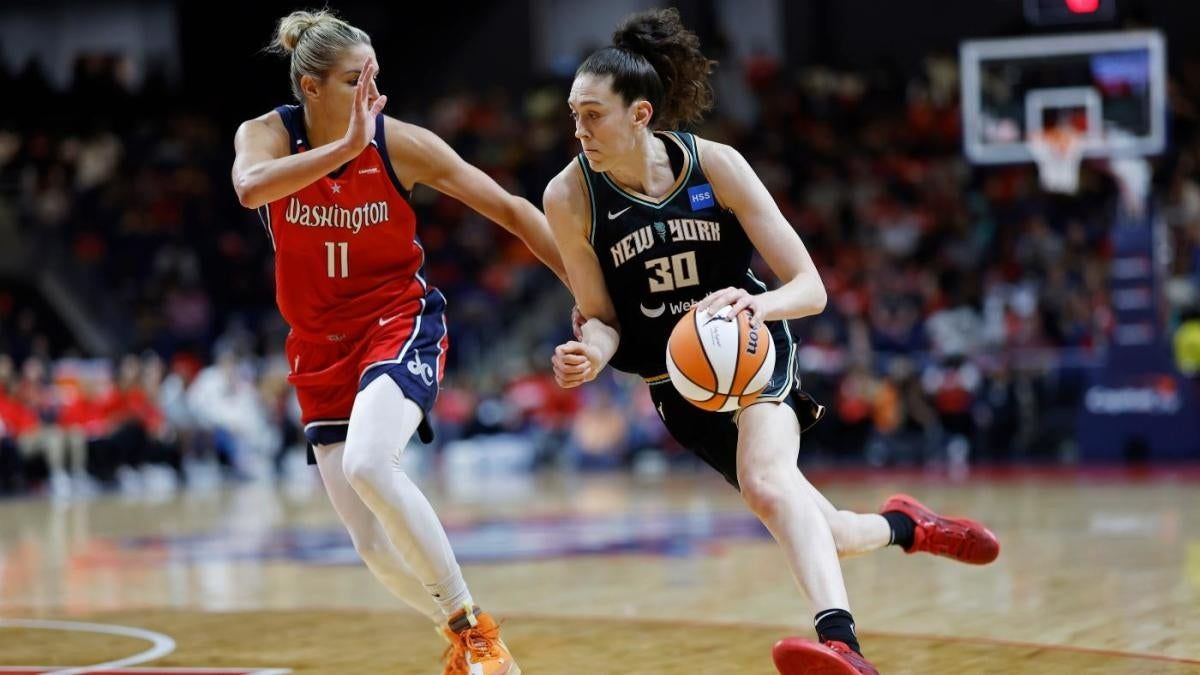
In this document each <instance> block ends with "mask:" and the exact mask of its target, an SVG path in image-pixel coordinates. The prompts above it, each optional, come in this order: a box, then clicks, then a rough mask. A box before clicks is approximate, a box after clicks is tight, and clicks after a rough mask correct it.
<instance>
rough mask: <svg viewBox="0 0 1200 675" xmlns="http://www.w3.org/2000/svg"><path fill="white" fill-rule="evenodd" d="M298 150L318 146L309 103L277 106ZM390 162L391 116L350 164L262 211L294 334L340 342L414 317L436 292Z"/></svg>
mask: <svg viewBox="0 0 1200 675" xmlns="http://www.w3.org/2000/svg"><path fill="white" fill-rule="evenodd" d="M275 110H276V112H278V113H279V116H280V117H281V118H282V119H283V124H284V126H285V127H287V130H288V137H289V143H290V145H291V150H292V152H293V153H297V152H304V151H306V150H308V149H309V148H310V145H309V143H308V137H307V134H306V133H305V129H304V108H303V107H302V106H298V105H285V106H280V107H278V108H276V109H275ZM407 197H408V192H407V190H405V189H404V187H403V186H402V185H401V183H400V181H399V179H398V178H397V177H396V174H395V172H394V171H393V170H392V163H391V161H389V160H388V154H387V144H386V141H385V138H384V117H383V115H379V116H377V117H376V124H375V138H374V139H373V140H372V141H371V143H370V144H369V145H367V147H366V148H364V149H363V151H362V152H361V153H359V155H358V156H357V157H355V158H354V159H352V160H350V162H348V163H347V164H345V165H344V166H342V167H341V168H340V169H338V170H337V171H335V172H334V173H331V174H329V175H327V176H322V177H321V178H319V179H318V180H317V181H316V182H314V183H312V184H311V185H308V186H307V187H304V188H302V189H300V190H298V191H296V192H294V193H292V194H290V195H288V196H286V197H283V198H282V199H277V200H275V201H273V202H271V203H269V204H267V205H265V206H263V207H261V208H260V209H259V210H258V212H259V216H260V217H261V218H262V220H263V225H264V226H266V228H267V233H268V234H269V235H270V237H271V245H272V246H273V247H274V249H275V298H276V302H277V303H278V304H279V311H280V313H281V314H283V318H284V320H286V321H287V323H288V325H289V326H290V327H291V329H292V331H293V332H294V333H295V334H296V335H297V336H298V337H300V338H301V339H305V340H308V341H330V342H340V341H342V340H346V339H354V338H357V337H359V336H362V335H363V334H364V333H365V332H366V330H367V328H369V327H370V326H371V324H373V323H375V322H378V321H380V320H383V321H388V322H390V321H391V317H396V318H400V317H412V316H415V315H416V314H418V313H419V312H420V311H421V306H422V302H421V301H422V299H423V298H424V297H425V296H426V294H427V293H430V292H432V291H433V290H434V289H431V288H429V287H428V286H427V285H426V283H425V280H424V278H423V270H422V267H423V265H424V251H423V250H422V248H421V245H420V243H419V242H418V241H417V231H416V228H417V218H416V214H415V213H413V210H412V207H411V206H410V205H409V202H408V198H407Z"/></svg>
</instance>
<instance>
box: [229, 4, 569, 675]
mask: <svg viewBox="0 0 1200 675" xmlns="http://www.w3.org/2000/svg"><path fill="white" fill-rule="evenodd" d="M275 47H276V48H277V49H278V50H279V51H282V52H284V53H287V54H289V55H290V61H291V83H292V92H293V94H294V95H295V97H296V99H297V100H298V101H300V105H287V106H281V107H279V108H276V109H275V110H273V111H271V112H269V113H267V114H265V115H262V116H260V117H257V118H255V119H252V120H249V121H247V122H245V123H244V124H242V126H241V127H240V128H239V129H238V132H237V137H236V139H235V146H236V150H237V157H236V159H235V160H234V165H233V184H234V187H235V189H236V190H237V194H238V198H239V200H240V201H241V203H242V204H243V205H244V206H246V207H248V208H254V209H258V211H259V214H260V215H261V217H262V219H263V223H264V225H265V226H266V229H267V233H268V235H269V236H270V238H271V243H272V245H273V246H274V249H275V259H276V260H275V275H276V286H277V290H276V298H277V301H278V304H279V310H280V312H281V313H282V314H283V317H284V318H285V319H286V320H287V322H288V325H289V326H290V327H291V332H290V334H289V335H288V339H287V357H288V360H289V362H290V365H291V375H290V377H289V380H290V381H291V382H292V384H293V385H295V387H296V391H297V394H298V396H299V399H300V407H301V409H302V412H303V421H304V425H305V435H306V436H307V438H308V440H309V442H310V443H311V444H312V446H313V449H314V455H315V459H316V463H317V464H318V466H319V469H320V473H321V478H322V480H323V482H324V484H325V488H326V490H327V491H328V493H329V497H330V500H331V501H332V503H333V506H334V508H335V509H336V511H337V513H338V515H339V516H340V518H341V520H342V521H343V522H344V523H345V525H346V528H347V529H348V530H349V531H350V536H351V538H352V539H353V541H354V546H355V549H356V550H357V551H358V552H359V554H360V555H361V556H362V558H363V560H364V561H365V562H366V564H367V566H368V567H369V568H370V570H371V571H372V572H373V573H374V574H375V576H376V577H377V578H378V579H379V580H380V581H381V582H382V583H383V584H384V585H385V586H387V587H388V589H390V590H391V591H392V592H393V593H394V594H395V595H397V596H399V597H400V598H401V599H402V600H405V601H406V602H407V603H408V604H410V605H411V606H413V607H414V608H416V609H418V610H419V611H421V612H423V613H425V614H426V615H427V616H429V617H430V618H432V619H433V620H434V622H435V623H436V624H437V625H438V626H439V628H440V630H441V632H442V634H443V635H444V636H445V637H446V638H447V640H448V641H449V642H450V648H449V649H448V650H447V655H446V658H447V662H446V670H445V672H446V673H462V674H463V675H517V674H519V673H520V668H519V667H518V666H517V665H516V663H515V662H514V661H513V658H512V656H511V655H510V654H509V651H508V648H507V647H506V646H505V645H504V642H503V641H501V640H500V637H499V628H498V626H497V624H496V622H495V621H494V620H493V619H492V618H491V617H490V616H489V615H488V614H487V613H485V612H481V611H480V610H479V608H478V607H477V606H476V605H475V604H474V601H473V600H472V598H471V594H470V592H469V591H468V589H467V585H466V583H465V581H464V580H463V575H462V572H461V570H460V569H459V566H458V563H457V562H456V560H455V557H454V553H453V552H452V551H451V549H450V544H449V541H448V540H447V538H446V533H445V531H444V530H443V529H442V526H441V523H440V522H439V521H438V518H437V516H436V514H435V513H434V512H433V509H432V508H431V506H430V504H429V502H428V501H427V500H426V499H425V496H424V495H423V494H422V493H421V491H420V490H419V489H418V488H417V486H416V485H415V484H414V483H413V482H412V480H411V479H410V478H409V477H408V476H407V475H405V473H404V472H403V471H402V470H400V469H399V468H398V467H399V463H398V461H397V460H398V457H399V453H400V452H401V451H402V450H403V449H404V448H405V446H406V445H407V444H408V441H409V439H410V438H411V436H412V434H413V433H414V431H415V432H418V433H419V434H420V435H421V437H422V439H423V440H426V441H428V440H430V437H431V432H430V429H429V425H428V421H427V417H428V414H429V411H430V409H431V408H432V407H433V403H434V399H435V398H436V396H437V390H438V383H439V382H440V380H441V377H442V373H443V368H444V366H445V356H446V348H447V336H446V321H445V318H444V316H443V311H444V309H445V305H446V301H445V298H444V297H443V296H442V294H441V292H440V291H438V290H437V289H435V288H433V287H432V286H430V285H429V284H428V283H427V282H426V280H425V278H424V275H423V272H422V265H423V262H424V255H423V251H422V249H421V245H420V243H419V242H418V240H417V237H416V218H415V216H414V214H413V210H412V208H411V206H410V204H409V201H408V197H409V192H410V190H411V189H412V187H413V186H414V185H415V184H417V183H423V184H425V185H428V186H429V187H432V188H433V189H435V190H438V191H440V192H442V193H444V194H447V195H449V196H451V197H454V198H456V199H459V200H461V201H462V202H463V203H464V204H466V205H467V206H470V207H471V208H473V209H475V210H476V211H478V212H479V213H481V214H483V215H484V216H487V217H488V218H490V219H491V220H493V221H495V222H497V223H499V224H500V225H502V226H503V227H505V228H506V229H508V230H509V231H510V232H513V233H514V234H516V235H517V236H518V237H520V238H521V239H522V240H523V241H524V242H525V243H526V244H527V245H528V246H529V248H530V249H531V250H532V251H533V252H534V253H535V254H536V255H537V256H538V257H539V258H540V259H541V260H542V262H544V263H545V264H546V265H548V266H549V267H550V268H551V269H552V270H554V271H555V272H556V273H557V274H558V276H559V277H560V278H565V272H564V271H563V266H562V261H561V258H560V257H559V254H558V252H557V249H556V248H555V246H554V242H553V238H552V236H551V234H550V231H549V228H548V226H547V224H546V221H545V218H544V217H543V216H542V214H541V212H540V211H538V210H537V208H535V207H534V206H533V205H532V204H530V203H529V202H528V201H526V200H524V199H521V198H518V197H515V196H513V195H511V194H509V193H507V192H506V191H504V190H503V189H501V188H500V187H499V186H498V185H497V184H496V183H495V182H494V181H493V180H491V179H490V178H489V177H488V176H486V175H485V174H484V173H483V172H481V171H479V170H478V169H476V168H474V167H472V166H470V165H469V164H467V163H466V162H464V161H463V160H462V159H461V158H460V157H459V156H458V155H456V154H455V152H454V151H453V150H452V149H451V148H450V147H449V146H448V145H447V144H446V143H445V142H443V141H442V140H441V139H440V138H438V137H437V136H436V135H434V134H433V133H431V132H429V131H427V130H425V129H422V128H420V127H416V126H413V125H410V124H405V123H403V122H400V121H398V120H395V119H391V118H388V117H386V116H384V115H382V114H381V111H382V110H383V107H384V104H385V103H386V102H387V97H386V96H383V95H381V94H380V93H379V91H378V89H377V88H376V84H375V76H376V74H377V73H378V72H379V67H378V66H377V65H376V63H375V52H374V50H373V49H372V47H371V40H370V38H369V37H368V36H367V34H366V33H364V32H363V31H361V30H359V29H358V28H355V27H353V26H351V25H349V24H348V23H346V22H344V21H342V20H340V19H338V18H336V17H335V16H333V15H332V14H330V13H327V12H315V13H309V12H294V13H292V14H291V15H289V16H287V17H285V18H284V19H282V20H281V21H280V23H279V26H278V34H277V37H276V41H275Z"/></svg>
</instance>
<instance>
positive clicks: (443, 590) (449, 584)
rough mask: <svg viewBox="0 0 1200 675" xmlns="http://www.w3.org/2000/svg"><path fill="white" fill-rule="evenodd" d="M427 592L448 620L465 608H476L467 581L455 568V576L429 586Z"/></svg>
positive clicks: (426, 588) (426, 587)
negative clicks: (465, 606)
mask: <svg viewBox="0 0 1200 675" xmlns="http://www.w3.org/2000/svg"><path fill="white" fill-rule="evenodd" d="M425 590H427V591H429V595H430V596H432V597H433V601H434V602H436V603H437V604H438V606H439V607H441V608H442V613H444V614H445V615H446V618H450V617H451V616H454V615H455V614H457V613H458V612H460V611H462V609H463V606H464V605H467V606H470V607H474V606H475V600H473V599H472V598H471V591H469V590H467V581H466V580H465V579H463V575H462V571H461V570H459V569H457V565H456V566H455V570H454V574H452V575H450V576H449V577H447V578H446V579H444V580H442V581H441V582H439V583H436V584H427V585H426V586H425Z"/></svg>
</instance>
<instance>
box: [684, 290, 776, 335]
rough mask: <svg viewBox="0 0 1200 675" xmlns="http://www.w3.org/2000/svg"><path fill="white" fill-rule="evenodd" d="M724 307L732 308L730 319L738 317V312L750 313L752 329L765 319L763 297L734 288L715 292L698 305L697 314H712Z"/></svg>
mask: <svg viewBox="0 0 1200 675" xmlns="http://www.w3.org/2000/svg"><path fill="white" fill-rule="evenodd" d="M722 307H729V308H730V310H729V314H728V317H729V318H730V319H733V317H735V316H737V315H738V312H741V311H746V312H749V313H750V325H751V327H754V326H757V325H758V323H759V321H761V320H762V318H763V317H762V315H763V307H762V296H761V295H754V294H753V293H751V292H750V291H747V290H746V289H744V288H734V287H732V286H731V287H729V288H723V289H721V290H719V291H713V292H712V293H710V294H709V295H708V297H706V298H704V299H703V300H701V301H700V302H698V303H696V313H697V314H698V313H700V312H708V313H709V314H712V313H713V312H715V311H717V310H719V309H721V308H722Z"/></svg>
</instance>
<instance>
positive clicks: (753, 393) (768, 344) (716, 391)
mask: <svg viewBox="0 0 1200 675" xmlns="http://www.w3.org/2000/svg"><path fill="white" fill-rule="evenodd" d="M728 314H729V307H725V308H723V309H721V310H720V311H718V312H717V313H716V314H715V315H712V314H708V313H707V312H701V313H698V312H696V309H695V308H694V307H693V308H692V309H690V310H688V313H687V314H684V315H683V317H682V318H680V319H679V323H677V324H676V325H675V329H674V330H672V331H671V339H670V340H668V341H667V373H668V374H670V376H671V383H672V384H674V385H675V389H676V390H677V391H678V392H679V393H680V394H681V395H682V396H683V397H684V398H685V399H687V400H688V401H690V402H691V403H692V404H694V405H695V406H696V407H698V408H703V409H704V410H712V411H715V412H730V411H733V410H737V409H738V408H742V407H745V406H748V405H750V404H751V403H753V402H754V401H755V399H757V398H758V396H759V394H761V393H762V390H763V389H765V388H766V386H767V382H768V381H769V380H770V379H771V372H772V371H773V370H775V343H774V341H773V340H771V332H770V331H768V330H767V327H766V325H764V324H763V323H761V322H760V323H759V324H758V327H757V328H753V329H752V328H750V317H749V315H748V314H747V313H746V312H740V313H738V315H737V317H736V320H735V319H733V318H730V317H729V316H728Z"/></svg>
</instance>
